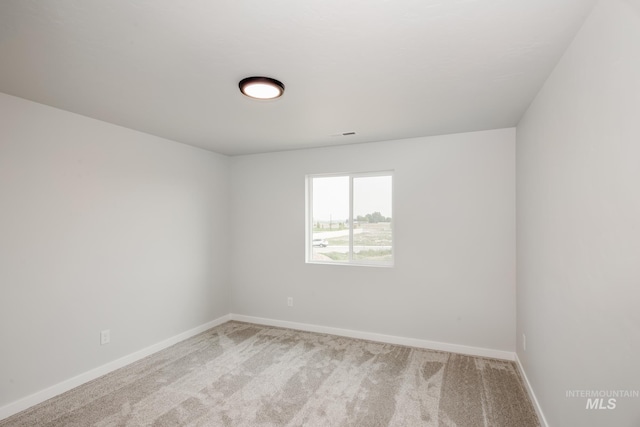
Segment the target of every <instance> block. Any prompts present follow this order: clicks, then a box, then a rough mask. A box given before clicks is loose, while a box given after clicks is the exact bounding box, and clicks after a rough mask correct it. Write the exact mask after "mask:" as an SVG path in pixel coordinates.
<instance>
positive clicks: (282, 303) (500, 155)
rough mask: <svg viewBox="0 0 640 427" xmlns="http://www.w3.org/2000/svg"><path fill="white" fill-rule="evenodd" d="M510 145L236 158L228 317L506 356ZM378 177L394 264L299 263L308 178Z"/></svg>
mask: <svg viewBox="0 0 640 427" xmlns="http://www.w3.org/2000/svg"><path fill="white" fill-rule="evenodd" d="M514 144H515V129H513V128H512V129H501V130H496V131H486V132H475V133H466V134H456V135H447V136H438V137H426V138H417V139H410V140H398V141H386V142H380V143H370V144H361V145H350V146H342V147H328V148H322V149H310V150H301V151H288V152H281V153H270V154H260V155H249V156H240V157H233V158H231V176H232V182H231V189H232V191H231V207H232V212H233V220H232V224H233V226H232V251H233V257H232V260H233V268H232V276H233V287H232V311H233V313H237V314H239V315H245V316H255V317H261V318H267V319H277V320H284V321H290V322H299V323H307V324H313V325H322V326H326V327H335V328H344V329H349V330H355V331H364V332H375V333H378V334H386V335H391V336H398V337H409V338H416V339H423V340H430V341H438V342H445V343H452V344H462V345H467V346H473V347H480V348H489V349H496V350H506V351H513V350H514V346H515V341H514V336H515V327H514V325H515V194H514V191H515V170H514V165H515V147H514ZM381 170H393V171H394V184H393V185H394V194H393V198H394V207H393V218H394V233H395V235H394V242H395V266H394V267H393V268H381V267H356V266H342V265H318V264H306V263H305V176H306V175H307V174H319V173H340V172H367V171H381ZM288 297H293V300H294V304H293V307H288V306H287V298H288Z"/></svg>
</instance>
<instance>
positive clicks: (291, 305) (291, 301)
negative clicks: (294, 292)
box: [287, 297, 293, 307]
mask: <svg viewBox="0 0 640 427" xmlns="http://www.w3.org/2000/svg"><path fill="white" fill-rule="evenodd" d="M287 305H288V306H289V307H293V297H289V298H287Z"/></svg>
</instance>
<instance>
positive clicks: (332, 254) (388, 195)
mask: <svg viewBox="0 0 640 427" xmlns="http://www.w3.org/2000/svg"><path fill="white" fill-rule="evenodd" d="M392 184H393V175H392V173H391V172H377V173H361V174H349V175H346V174H345V175H312V176H308V177H307V191H308V201H309V206H308V211H307V214H308V220H307V226H308V229H307V236H309V238H308V242H309V244H308V248H307V262H318V263H345V264H366V265H387V266H389V265H393V220H392V219H393V210H392V187H393V185H392Z"/></svg>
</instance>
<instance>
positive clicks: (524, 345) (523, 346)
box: [522, 334, 527, 351]
mask: <svg viewBox="0 0 640 427" xmlns="http://www.w3.org/2000/svg"><path fill="white" fill-rule="evenodd" d="M522 349H523V350H524V351H527V336H526V335H525V334H522Z"/></svg>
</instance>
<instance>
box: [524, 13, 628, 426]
mask: <svg viewBox="0 0 640 427" xmlns="http://www.w3.org/2000/svg"><path fill="white" fill-rule="evenodd" d="M639 118H640V2H638V1H635V0H634V1H620V0H609V1H601V2H599V3H598V4H597V5H596V7H595V9H594V11H593V13H592V15H591V16H590V17H589V18H588V20H587V21H586V23H585V25H584V27H583V28H582V29H581V31H580V32H579V33H578V35H577V36H576V38H575V40H574V42H573V44H572V45H571V46H570V47H569V49H568V50H567V52H566V53H565V55H564V57H563V58H562V60H561V61H560V62H559V64H558V66H557V67H556V69H555V70H554V72H553V73H552V75H551V76H550V78H549V79H548V81H547V82H546V84H545V86H544V88H543V89H542V90H541V92H540V93H539V94H538V96H537V98H536V100H535V101H534V102H533V104H532V105H531V106H530V108H529V110H528V111H527V113H526V115H525V116H524V118H523V119H522V121H521V122H520V124H519V125H518V128H517V168H516V169H517V176H518V181H517V212H518V213H517V218H518V219H517V233H518V292H517V312H518V323H517V324H518V330H517V332H518V337H519V338H520V337H521V336H522V334H523V333H525V334H526V337H527V339H526V343H527V349H526V352H525V351H524V350H523V348H522V342H521V339H520V340H519V341H518V347H517V353H518V357H519V359H520V360H521V361H522V364H523V366H524V368H525V371H526V373H527V376H528V377H529V380H530V382H531V384H532V386H533V389H534V392H535V394H536V396H537V398H538V400H539V402H540V404H541V406H542V409H543V411H544V413H545V416H546V418H547V420H548V422H549V425H551V426H558V427H561V426H585V427H587V426H617V427H631V426H638V425H640V399H638V398H635V399H618V400H617V405H616V408H615V409H614V410H607V409H605V410H587V409H586V402H587V399H585V398H566V397H565V393H566V391H567V390H575V389H582V390H597V391H599V390H640V366H639V364H638V360H639V355H640V124H639V123H640V122H639Z"/></svg>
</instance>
